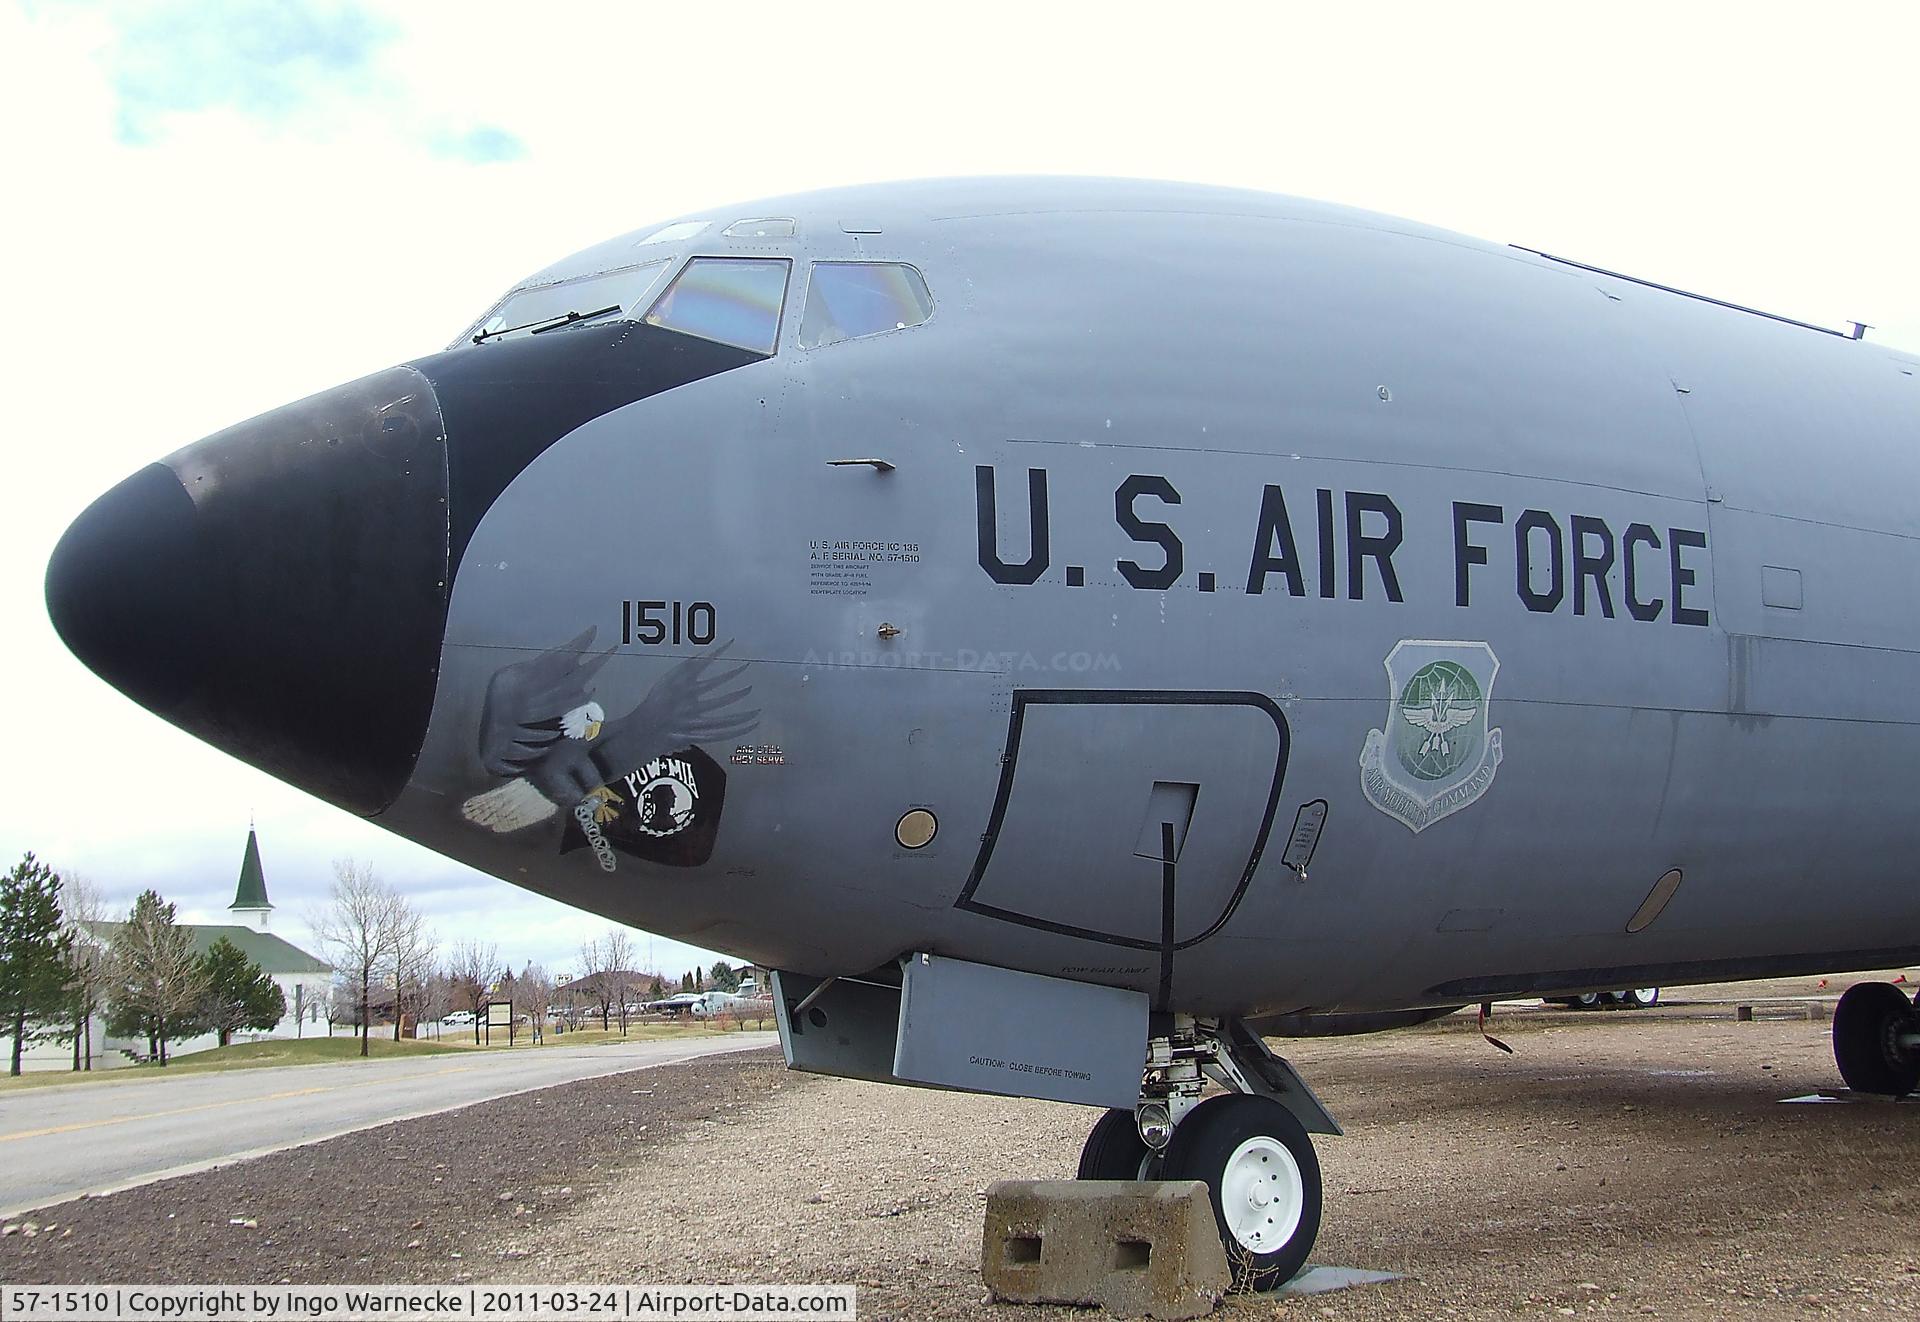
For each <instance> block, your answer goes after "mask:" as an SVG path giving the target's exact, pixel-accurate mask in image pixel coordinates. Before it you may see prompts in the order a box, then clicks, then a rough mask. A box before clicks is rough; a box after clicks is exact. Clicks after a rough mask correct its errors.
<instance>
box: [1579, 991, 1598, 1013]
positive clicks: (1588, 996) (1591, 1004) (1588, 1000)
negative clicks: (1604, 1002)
mask: <svg viewBox="0 0 1920 1322" xmlns="http://www.w3.org/2000/svg"><path fill="white" fill-rule="evenodd" d="M1602 994H1603V993H1601V992H1581V993H1580V994H1579V995H1578V996H1576V997H1574V998H1573V1005H1574V1008H1575V1009H1579V1010H1597V1009H1598V1008H1599V1007H1600V998H1601V996H1602Z"/></svg>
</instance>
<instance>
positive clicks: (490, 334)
mask: <svg viewBox="0 0 1920 1322" xmlns="http://www.w3.org/2000/svg"><path fill="white" fill-rule="evenodd" d="M619 310H620V305H619V304H618V303H609V304H608V305H607V306H606V307H603V308H595V309H594V310H593V311H591V312H562V313H559V314H558V315H556V316H551V317H535V318H534V319H533V320H532V321H523V322H521V323H520V324H519V325H518V326H502V327H501V328H500V329H499V330H491V331H490V330H483V331H478V332H476V333H475V334H474V337H473V342H474V343H475V344H481V343H484V342H485V341H487V340H490V339H493V338H494V337H495V336H498V335H511V334H513V333H514V332H515V331H526V332H528V333H529V334H532V335H538V334H540V333H541V332H542V331H550V330H553V329H555V328H556V327H560V326H571V325H573V324H574V323H575V322H580V321H592V320H593V319H594V318H595V317H604V316H606V315H607V314H608V313H611V312H618V311H619Z"/></svg>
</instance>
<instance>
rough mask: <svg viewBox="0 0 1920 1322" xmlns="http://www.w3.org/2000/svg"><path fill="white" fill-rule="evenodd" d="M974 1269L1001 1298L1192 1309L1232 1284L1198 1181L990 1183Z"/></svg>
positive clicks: (1142, 1312)
mask: <svg viewBox="0 0 1920 1322" xmlns="http://www.w3.org/2000/svg"><path fill="white" fill-rule="evenodd" d="M980 1274H981V1276H982V1277H984V1278H985V1280H986V1283H987V1288H988V1289H989V1290H991V1291H992V1292H993V1294H994V1297H995V1298H997V1299H1003V1300H1007V1301H1010V1302H1013V1303H1021V1304H1071V1305H1078V1306H1086V1305H1095V1306H1098V1307H1100V1308H1104V1309H1105V1310H1106V1311H1107V1312H1109V1313H1111V1314H1113V1315H1114V1316H1115V1317H1156V1318H1193V1317H1204V1316H1206V1315H1207V1314H1208V1313H1211V1312H1212V1311H1213V1310H1214V1307H1215V1305H1217V1304H1218V1303H1219V1302H1220V1299H1221V1296H1223V1295H1224V1294H1226V1292H1227V1287H1228V1285H1229V1284H1231V1283H1232V1279H1233V1278H1232V1275H1231V1273H1230V1272H1229V1271H1228V1268H1227V1254H1226V1250H1225V1249H1224V1248H1222V1247H1221V1244H1220V1232H1219V1229H1218V1228H1217V1226H1216V1224H1215V1222H1214V1219H1213V1204H1212V1203H1211V1202H1210V1201H1209V1200H1208V1198H1207V1186H1206V1185H1204V1184H1202V1183H1200V1182H1199V1181H1198V1180H1178V1181H1175V1180H1001V1181H999V1182H998V1183H996V1184H994V1185H993V1186H992V1187H991V1188H989V1189H988V1190H987V1221H986V1230H985V1234H984V1236H983V1238H982V1242H981V1247H980Z"/></svg>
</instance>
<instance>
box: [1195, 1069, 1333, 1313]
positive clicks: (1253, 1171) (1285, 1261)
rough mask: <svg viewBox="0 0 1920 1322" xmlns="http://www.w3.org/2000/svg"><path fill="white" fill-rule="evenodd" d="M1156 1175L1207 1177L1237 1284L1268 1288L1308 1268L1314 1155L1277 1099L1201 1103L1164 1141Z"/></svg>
mask: <svg viewBox="0 0 1920 1322" xmlns="http://www.w3.org/2000/svg"><path fill="white" fill-rule="evenodd" d="M1161 1175H1162V1178H1164V1179H1169V1180H1201V1181H1204V1182H1205V1184H1206V1186H1207V1193H1208V1195H1209V1197H1210V1198H1211V1199H1212V1202H1213V1216H1214V1220H1215V1221H1216V1222H1217V1223H1218V1225H1219V1227H1220V1241H1221V1243H1222V1244H1224V1245H1225V1246H1226V1250H1227V1262H1228V1263H1229V1264H1230V1265H1231V1266H1232V1268H1233V1281H1234V1285H1235V1287H1237V1288H1238V1289H1242V1290H1271V1289H1274V1288H1276V1287H1278V1286H1280V1285H1284V1284H1285V1283H1286V1282H1287V1281H1289V1280H1291V1279H1292V1278H1293V1277H1294V1276H1295V1275H1296V1274H1297V1273H1298V1272H1299V1270H1300V1269H1301V1268H1302V1267H1304V1266H1305V1265H1306V1262H1307V1254H1308V1253H1309V1252H1311V1251H1312V1249H1313V1241H1314V1239H1315V1237H1316V1236H1318V1235H1319V1233H1320V1160H1319V1158H1318V1157H1316V1156H1315V1155H1314V1151H1313V1141H1312V1140H1311V1139H1309V1138H1308V1137H1307V1131H1306V1130H1305V1129H1304V1128H1302V1127H1301V1124H1300V1122H1299V1121H1298V1120H1296V1119H1294V1118H1293V1114H1292V1112H1290V1111H1288V1110H1287V1108H1286V1107H1284V1106H1282V1105H1280V1103H1278V1102H1275V1101H1272V1100H1270V1099H1268V1098H1265V1097H1253V1096H1245V1095H1235V1096H1227V1097H1213V1098H1209V1099H1208V1100H1207V1101H1204V1102H1202V1103H1200V1104H1199V1105H1198V1106H1196V1107H1194V1108H1193V1110H1192V1111H1190V1112H1188V1113H1187V1115H1186V1116H1185V1117H1184V1118H1183V1119H1182V1120H1181V1121H1180V1124H1179V1126H1178V1127H1177V1128H1176V1129H1175V1130H1174V1131H1173V1137H1172V1138H1171V1139H1169V1140H1168V1142H1167V1153H1166V1158H1165V1161H1164V1162H1163V1167H1162V1171H1161Z"/></svg>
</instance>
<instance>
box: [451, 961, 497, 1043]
mask: <svg viewBox="0 0 1920 1322" xmlns="http://www.w3.org/2000/svg"><path fill="white" fill-rule="evenodd" d="M499 974H500V947H498V946H496V945H494V944H493V943H492V942H488V943H486V944H484V945H483V944H481V943H480V942H478V941H462V942H461V943H460V944H459V945H457V946H455V947H454V948H453V950H452V953H450V954H449V955H448V956H447V968H446V977H447V983H448V985H449V987H450V988H451V990H452V998H451V999H452V1000H453V1001H454V1002H455V1003H456V1004H458V1005H459V1006H460V1008H461V1009H463V1010H471V1011H473V1040H474V1041H475V1042H478V1041H479V1040H480V1007H481V1006H483V1005H485V1004H486V1003H487V992H488V991H489V990H490V989H491V988H492V987H493V980H494V979H495V978H496V977H498V976H499Z"/></svg>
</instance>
